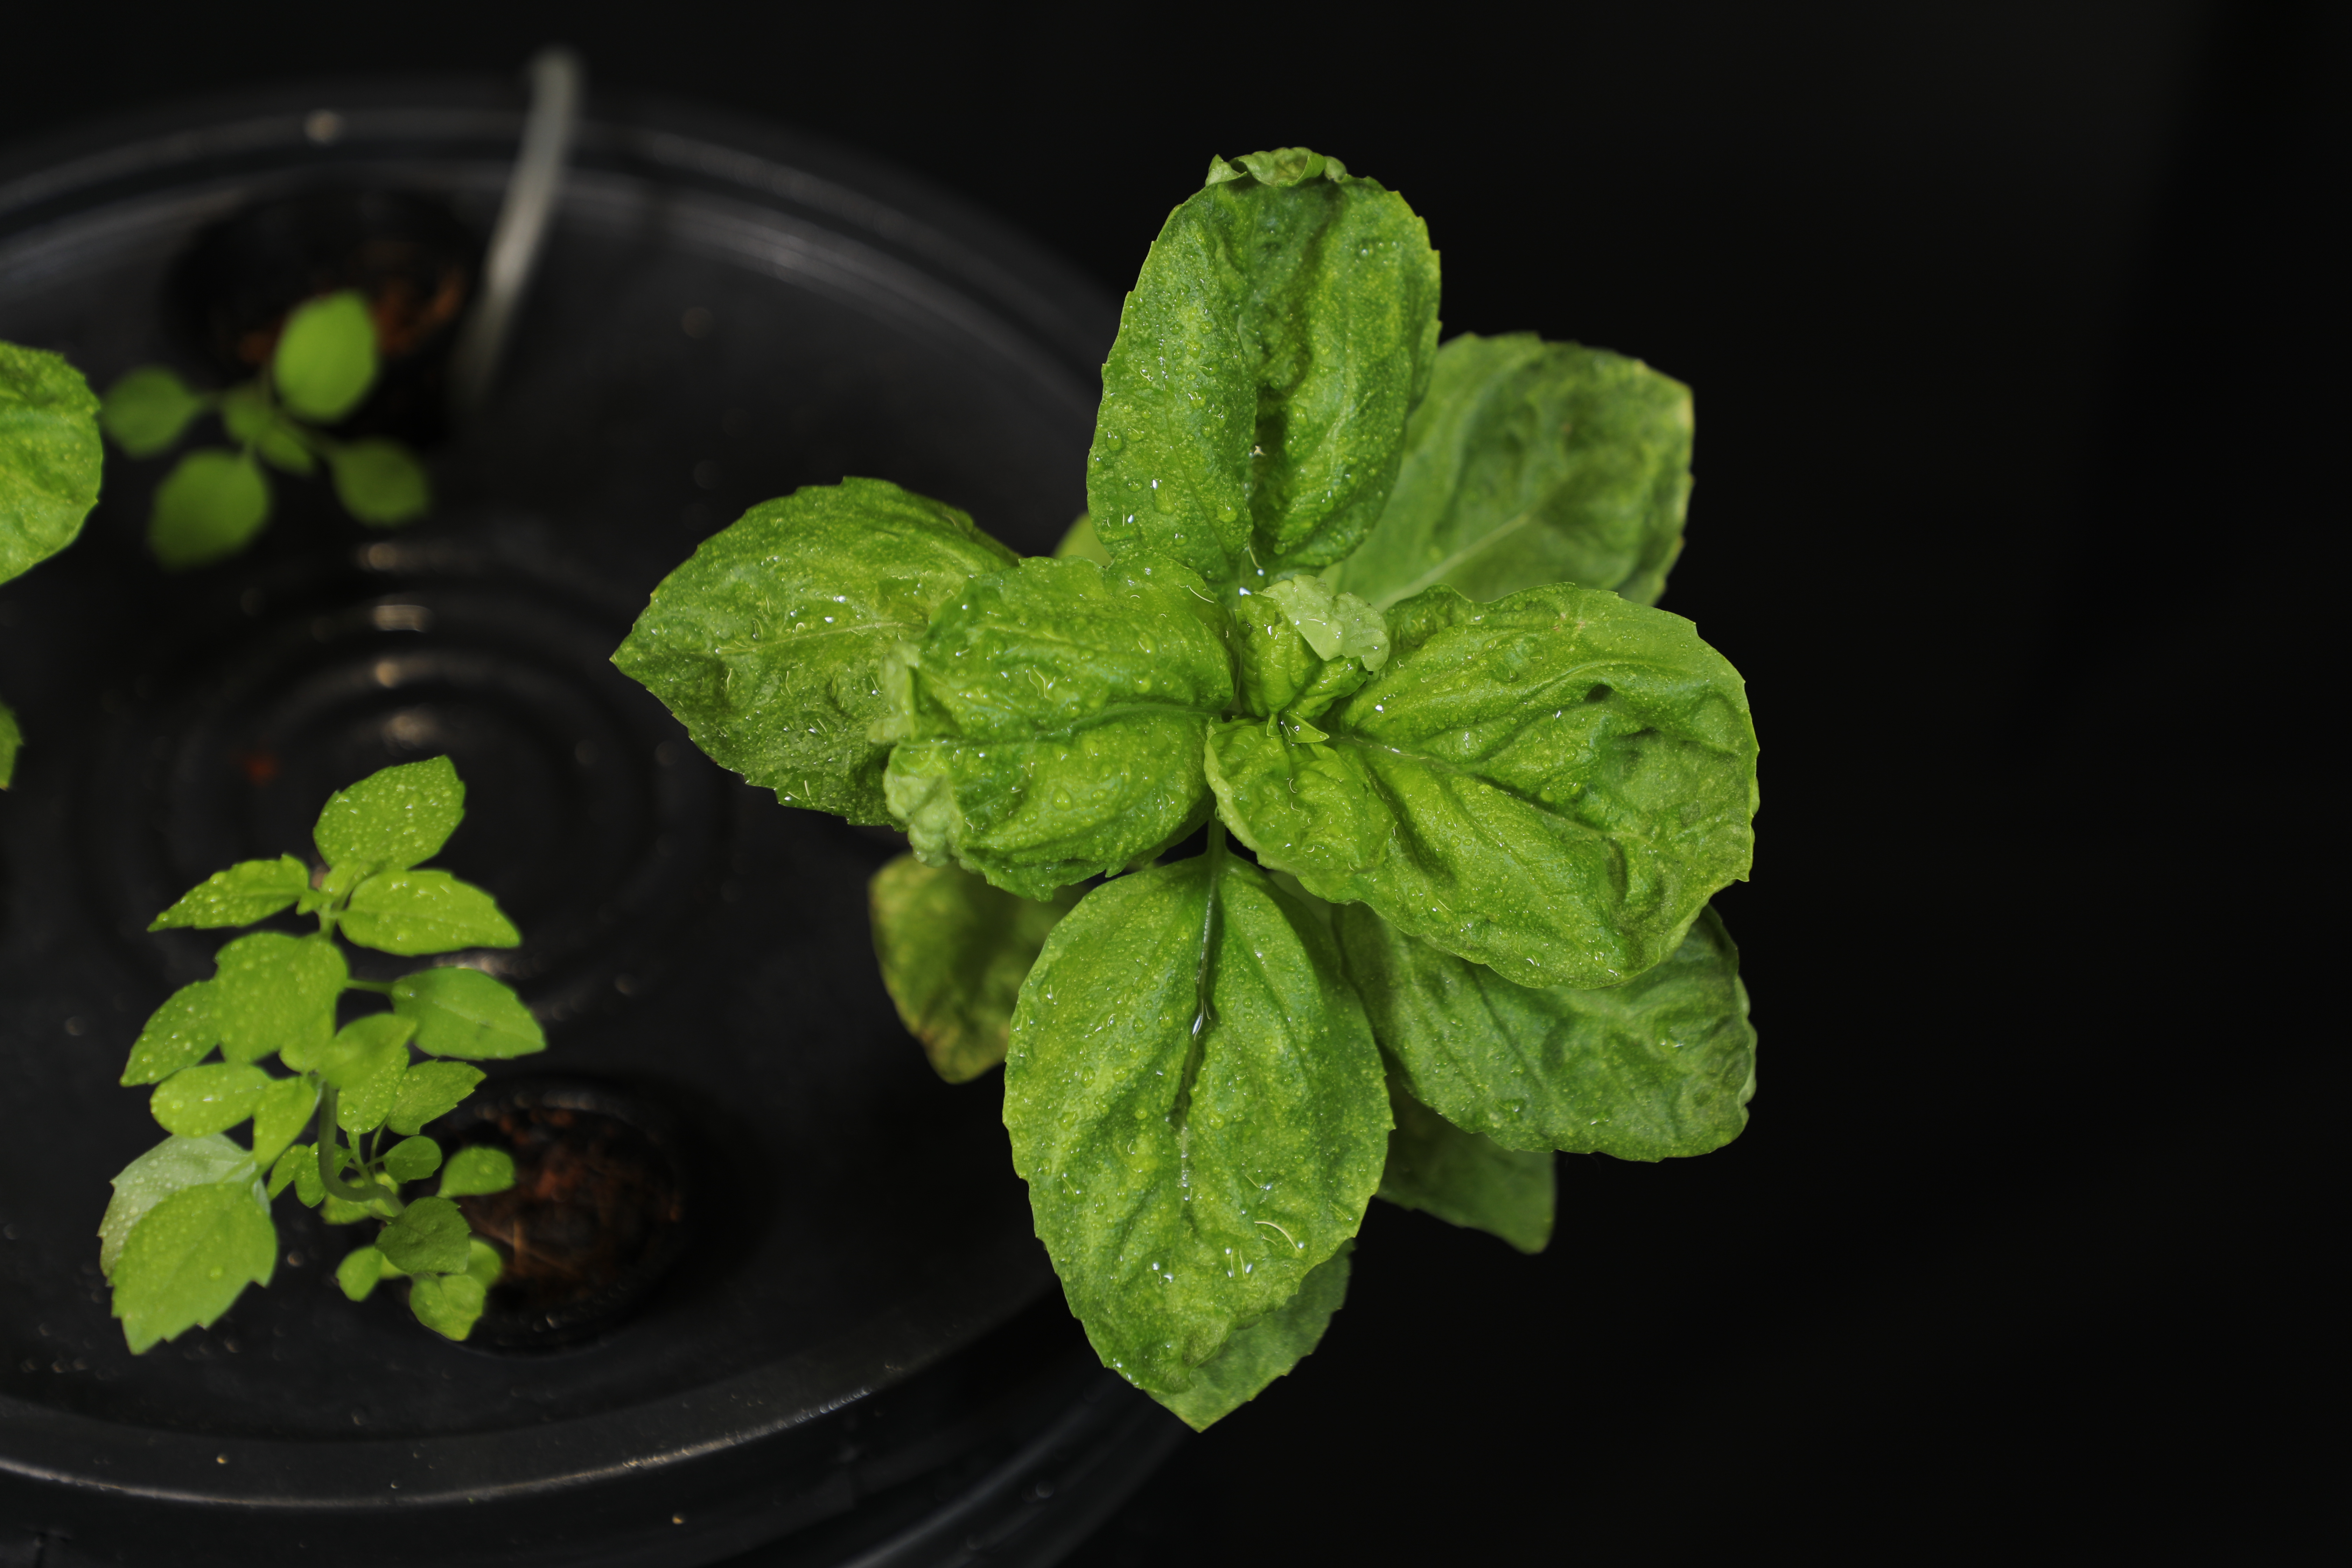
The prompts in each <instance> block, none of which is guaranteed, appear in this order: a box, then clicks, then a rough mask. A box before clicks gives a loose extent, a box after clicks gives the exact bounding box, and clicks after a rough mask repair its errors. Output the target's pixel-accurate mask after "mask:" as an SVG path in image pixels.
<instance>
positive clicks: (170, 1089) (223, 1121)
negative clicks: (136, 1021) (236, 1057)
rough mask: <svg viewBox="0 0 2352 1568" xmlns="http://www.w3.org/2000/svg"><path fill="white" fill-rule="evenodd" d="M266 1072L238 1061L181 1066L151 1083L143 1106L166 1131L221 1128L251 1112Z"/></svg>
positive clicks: (200, 1132) (191, 1133)
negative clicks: (151, 1091)
mask: <svg viewBox="0 0 2352 1568" xmlns="http://www.w3.org/2000/svg"><path fill="white" fill-rule="evenodd" d="M268 1087H269V1075H268V1073H266V1072H263V1071H262V1070H261V1069H260V1068H257V1067H250V1066H247V1065H246V1064H244V1063H241V1062H212V1063H208V1064H206V1065H205V1066H203V1067H193V1068H181V1069H180V1070H179V1071H178V1072H175V1073H173V1075H172V1076H171V1077H170V1078H167V1079H164V1080H163V1082H162V1083H160V1084H157V1085H156V1086H155V1092H154V1093H153V1094H152V1095H151V1096H150V1097H149V1098H148V1102H147V1108H148V1110H151V1111H152V1112H153V1113H154V1116H155V1120H156V1121H159V1122H161V1123H163V1129H164V1131H167V1132H176V1133H178V1134H179V1135H180V1136H181V1137H183V1138H201V1137H203V1136H205V1134H206V1133H209V1132H222V1131H227V1130H228V1129H229V1128H232V1127H234V1126H236V1124H237V1123H238V1122H240V1121H244V1120H245V1119H246V1118H247V1117H249V1116H251V1115H252V1114H253V1110H254V1107H255V1106H257V1105H258V1104H260V1103H261V1091H262V1090H263V1089H268Z"/></svg>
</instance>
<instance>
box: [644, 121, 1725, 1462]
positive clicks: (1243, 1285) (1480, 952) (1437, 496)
mask: <svg viewBox="0 0 2352 1568" xmlns="http://www.w3.org/2000/svg"><path fill="white" fill-rule="evenodd" d="M1437 294H1438V268H1437V258H1436V255H1435V253H1434V252H1433V251H1432V250H1431V249H1430V246H1429V240H1428V236H1427V233H1426V231H1425V230H1424V228H1423V225H1422V222H1421V220H1420V219H1419V218H1418V217H1416V216H1414V215H1413V214H1412V211H1411V209H1409V208H1408V207H1407V206H1406V205H1405V204H1404V202H1403V201H1402V199H1401V198H1400V197H1399V196H1397V195H1395V194H1394V193H1393V192H1391V191H1388V190H1386V189H1384V188H1383V187H1382V186H1381V185H1380V184H1378V183H1377V182H1375V181H1372V180H1369V179H1363V178H1360V177H1356V176H1353V175H1350V174H1349V173H1348V172H1347V171H1346V169H1345V168H1343V167H1342V166H1341V165H1340V164H1339V162H1338V161H1337V160H1334V159H1330V158H1326V157H1323V156H1320V155H1318V154H1316V153H1310V152H1307V151H1306V150H1305V149H1301V148H1291V149H1286V150H1282V151H1277V152H1273V153H1254V154H1251V155H1249V156H1247V157H1244V158H1242V159H1239V160H1238V161H1236V162H1233V163H1228V162H1226V161H1225V160H1223V159H1222V158H1220V159H1215V160H1213V161H1212V163H1211V164H1210V167H1209V175H1208V182H1207V187H1206V188H1205V189H1203V190H1202V191H1201V192H1200V193H1199V194H1198V195H1194V196H1192V198H1191V199H1189V200H1188V201H1186V202H1185V203H1184V204H1183V205H1181V206H1179V207H1178V208H1176V210H1175V211H1174V213H1173V214H1172V215H1171V216H1170V217H1169V219H1168V222H1167V225H1166V226H1165V227H1164V228H1163V229H1162V230H1161V231H1160V237H1159V239H1158V241H1157V242H1156V243H1155V244H1154V245H1153V246H1152V247H1151V250H1150V255H1149V256H1148V257H1147V258H1146V259H1145V261H1144V264H1143V270H1142V275H1141V276H1140V277H1139V279H1137V282H1136V286H1135V289H1134V290H1133V291H1132V292H1131V293H1129V295H1128V297H1127V303H1126V307H1125V310H1124V311H1123V312H1122V315H1121V318H1120V326H1119V332H1118V341H1117V342H1115V343H1114V345H1113V346H1112V349H1111V353H1110V358H1109V360H1108V363H1105V365H1104V366H1103V401H1102V408H1101V413H1100V416H1099V417H1098V419H1097V425H1096V429H1095V438H1094V444H1093V448H1092V450H1091V451H1090V452H1089V454H1088V457H1087V501H1088V512H1087V518H1086V519H1082V520H1081V521H1080V523H1079V525H1078V526H1077V527H1076V529H1074V530H1073V531H1072V534H1071V536H1070V538H1069V539H1068V540H1066V542H1065V543H1064V545H1063V548H1062V550H1061V551H1060V552H1058V554H1057V557H1056V558H1055V559H1051V560H1044V559H1032V560H1022V559H1020V558H1018V557H1017V556H1016V555H1015V554H1014V552H1013V551H1011V550H1009V549H1007V548H1006V547H1005V546H1003V544H1001V543H999V542H996V541H995V540H993V539H992V538H990V537H989V536H988V535H987V534H985V533H983V532H982V531H980V530H978V529H977V528H975V527H974V526H973V524H972V522H971V519H970V518H968V517H967V516H965V515H964V514H963V513H962V512H960V511H958V510H955V509H953V508H952V507H950V506H947V505H944V504H942V503H940V502H938V501H934V500H925V499H924V498H922V497H920V496H916V495H912V494H909V493H908V492H907V491H905V490H903V489H898V487H896V486H894V485H890V484H887V483H884V482H882V481H879V480H875V479H845V480H844V481H843V482H842V483H841V484H839V485H835V486H825V487H815V488H812V489H803V490H800V491H797V492H795V493H794V494H793V495H791V496H787V497H785V498H784V499H782V500H773V501H769V502H766V503H764V504H762V505H761V506H757V507H754V508H753V509H752V510H751V511H750V512H748V513H746V514H745V515H744V516H743V518H742V519H741V520H740V521H737V522H736V523H734V524H733V525H732V526H731V527H730V528H728V529H727V530H725V531H722V532H720V533H719V534H718V535H717V536H716V537H714V538H712V539H710V540H709V541H708V542H705V543H704V544H703V546H702V547H701V548H700V549H699V550H698V551H697V552H696V553H695V555H694V556H693V558H692V559H691V560H689V561H688V562H687V563H685V564H684V565H682V566H681V567H679V568H678V569H677V571H676V572H675V573H673V574H671V575H670V577H669V578H668V579H667V581H666V582H664V583H663V584H661V586H660V587H659V588H658V589H657V590H656V592H655V595H654V596H653V600H652V602H651V604H650V605H647V607H646V611H645V613H644V615H643V616H641V617H640V618H639V620H638V622H637V624H636V627H635V630H634V631H633V632H632V634H631V635H630V637H629V638H628V640H627V641H626V642H625V643H624V644H623V645H622V647H621V648H620V650H619V651H618V652H617V653H616V654H615V655H614V659H615V661H616V662H617V663H618V664H619V665H620V666H621V668H623V669H625V670H626V671H627V672H628V673H630V674H631V675H633V676H635V678H636V679H638V680H640V681H642V682H643V683H644V684H645V685H646V686H647V687H648V688H650V689H652V690H653V691H654V692H656V694H657V695H658V696H660V697H661V698H662V700H664V701H665V702H667V704H668V705H669V707H670V708H671V710H673V711H674V712H676V713H677V715H678V717H679V718H680V719H681V720H682V721H684V722H685V723H686V725H687V727H688V731H689V732H690V733H691V734H692V735H693V737H694V739H695V741H696V742H697V743H698V745H700V746H701V747H702V749H703V750H704V751H705V752H709V754H710V755H711V756H712V757H713V758H715V759H716V760H718V761H719V762H720V763H723V764H725V765H726V766H729V767H730V768H733V769H735V770H737V771H738V772H740V773H742V774H743V775H744V776H745V777H747V778H749V779H751V781H752V782H754V783H757V784H764V785H766V786H768V787H770V788H772V789H773V790H774V791H775V792H776V794H777V796H778V798H779V799H780V800H782V802H784V803H785V804H786V805H796V806H804V807H808V808H812V809H815V810H821V811H828V812H833V813H835V814H837V815H840V816H845V817H848V818H849V819H850V820H852V821H854V822H860V823H888V824H891V825H894V826H898V827H901V828H903V829H904V830H905V831H906V833H907V836H908V841H909V842H910V844H911V845H912V847H913V858H911V859H902V860H900V861H898V862H895V863H893V864H892V865H890V866H887V867H886V868H884V869H883V870H882V872H881V873H880V874H879V875H878V876H877V878H876V879H875V882H874V888H873V909H874V918H875V937H876V945H877V950H878V952H879V953H880V956H881V962H882V970H883V974H884V978H885V980H886V982H887V984H888V986H889V989H890V991H891V993H892V994H893V996H894V998H895V999H896V1001H897V1002H898V1007H899V1010H900V1013H901V1015H902V1016H904V1018H905V1019H906V1021H907V1024H908V1027H909V1028H910V1029H911V1030H913V1031H914V1032H915V1033H916V1034H917V1035H918V1037H920V1038H921V1039H922V1040H923V1042H924V1044H925V1046H926V1047H927V1048H928V1049H929V1051H930V1053H931V1055H932V1060H933V1063H934V1065H935V1066H936V1067H937V1068H938V1069H939V1070H940V1073H941V1075H942V1076H944V1077H946V1078H949V1079H969V1078H971V1077H974V1076H976V1075H977V1074H978V1073H980V1072H981V1071H982V1070H984V1069H985V1068H987V1067H988V1066H989V1065H991V1064H992V1063H993V1062H994V1061H996V1060H998V1059H1002V1060H1003V1063H1004V1069H1005V1070H1004V1121H1005V1125H1006V1128H1007V1129H1008V1131H1010V1133H1011V1135H1012V1143H1013V1166H1014V1168H1015V1169H1016V1170H1017V1171H1018V1172H1019V1173H1021V1174H1022V1175H1023V1176H1024V1178H1025V1179H1026V1180H1027V1182H1028V1184H1029V1194H1030V1202H1031V1206H1032V1209H1033V1212H1034V1216H1035V1219H1036V1225H1037V1232H1038V1235H1039V1237H1041V1238H1042V1239H1043V1240H1044V1241H1045V1247H1046V1249H1047V1251H1048V1253H1049V1254H1050V1256H1051V1257H1052V1259H1053V1263H1054V1267H1055V1269H1056V1271H1057V1272H1058V1273H1059V1274H1060V1276H1061V1279H1062V1284H1063V1288H1064V1290H1065V1292H1066V1296H1067V1298H1068V1300H1069V1304H1070V1307H1071V1310H1073V1311H1074V1312H1075V1313H1076V1315H1077V1317H1078V1318H1079V1319H1080V1320H1081V1321H1082V1322H1083V1323H1084V1324H1085V1327H1086V1331H1087V1334H1088V1335H1089V1336H1090V1337H1091V1339H1092V1341H1093V1342H1094V1345H1095V1347H1096V1349H1097V1351H1098V1352H1100V1353H1101V1355H1102V1357H1103V1359H1104V1361H1105V1362H1106V1363H1108V1365H1110V1366H1112V1367H1114V1368H1116V1369H1118V1371H1119V1372H1120V1373H1122V1374H1123V1375H1124V1376H1126V1377H1127V1378H1128V1379H1129V1380H1130V1381H1131V1382H1133V1383H1135V1384H1139V1386H1141V1387H1143V1388H1144V1389H1146V1390H1148V1391H1149V1392H1150V1394H1152V1395H1153V1396H1154V1397H1156V1398H1158V1399H1159V1400H1160V1402H1161V1403H1163V1404H1165V1405H1168V1406H1169V1407H1170V1408H1171V1409H1173V1410H1174V1411H1175V1412H1176V1413H1177V1414H1178V1415H1181V1416H1182V1417H1183V1418H1184V1419H1185V1420H1186V1421H1188V1422H1190V1423H1191V1424H1192V1425H1193V1426H1207V1425H1208V1424H1209V1423H1211V1422H1213V1421H1214V1420H1216V1419H1218V1418H1219V1417H1220V1416H1222V1415H1225V1414H1227V1413H1228V1412H1230V1411H1232V1410H1233V1409H1234V1408H1235V1407H1236V1406H1238V1405H1240V1404H1242V1403H1243V1402H1244V1401H1245V1400H1248V1399H1250V1398H1252V1397H1254V1396H1255V1394H1258V1393H1259V1392H1260V1391H1261V1390H1263V1389H1264V1388H1265V1386H1266V1385H1267V1384H1269V1383H1271V1382H1272V1381H1273V1380H1274V1379H1275V1378H1276V1377H1277V1376H1280V1375H1281V1374H1283V1373H1286V1372H1287V1371H1289V1370H1290V1369H1291V1367H1293V1366H1294V1365H1295V1364H1296V1363H1297V1361H1298V1360H1299V1358H1300V1357H1302V1356H1304V1355H1305V1354H1307V1352H1309V1351H1311V1350H1312V1349H1313V1348H1314V1346H1315V1345H1316V1343H1317V1342H1318V1341H1319V1340H1320V1338H1321V1336H1322V1334H1323V1332H1324V1330H1325V1328H1326V1326H1327V1325H1328V1322H1329V1321H1330V1317H1331V1314H1332V1312H1333V1310H1335V1309H1336V1308H1337V1307H1338V1306H1339V1302H1340V1300H1341V1297H1342V1296H1343V1294H1344V1293H1345V1289H1346V1284H1347V1272H1348V1257H1349V1249H1350V1247H1352V1245H1353V1238H1354V1237H1355V1235H1356V1232H1357V1229H1358V1226H1359V1225H1360V1222H1361V1220H1362V1217H1363V1215H1364V1211H1365V1206H1366V1205H1367V1204H1368V1203H1369V1201H1370V1199H1371V1198H1372V1196H1373V1195H1374V1194H1376V1193H1377V1194H1380V1195H1382V1196H1385V1197H1388V1198H1390V1199H1391V1200H1393V1201H1395V1202H1397V1203H1400V1204H1403V1205H1408V1206H1411V1207H1416V1208H1422V1209H1425V1210H1428V1211H1429V1212H1431V1213H1433V1214H1435V1215H1439V1216H1440V1217H1442V1218H1444V1219H1447V1220H1451V1221H1453V1222H1454V1223H1456V1224H1460V1225H1467V1226H1478V1227H1480V1228H1483V1229H1486V1230H1488V1231H1491V1232H1493V1233H1494V1234H1496V1236H1499V1237H1502V1238H1504V1239H1505V1240H1506V1241H1508V1242H1510V1243H1511V1244H1513V1245H1514V1246H1517V1247H1522V1248H1524V1249H1527V1250H1529V1251H1534V1250H1538V1249H1539V1248H1541V1247H1543V1246H1544V1245H1545V1243H1546V1242H1547V1240H1548V1239H1549V1236H1550V1232H1551V1228H1552V1217H1553V1202H1554V1197H1553V1186H1552V1169H1551V1164H1552V1152H1553V1151H1555V1150H1562V1149H1565V1150H1575V1151H1585V1152H1605V1153H1611V1154H1615V1155H1618V1156H1620V1157H1622V1158H1628V1159H1639V1160H1657V1159H1662V1158H1665V1157H1667V1156H1670V1155H1687V1154H1698V1153H1704V1152H1706V1151H1708V1150H1711V1149H1714V1148H1717V1147H1718V1146H1720V1145H1722V1144H1724V1143H1726V1142H1729V1141H1730V1140H1731V1139H1732V1138H1734V1137H1735V1136H1737V1135H1738V1132H1739V1131H1740V1130H1741V1128H1742V1127H1743V1126H1744V1125H1745V1123H1746V1121H1747V1110H1746V1106H1747V1102H1748V1098H1749V1096H1750V1094H1751V1092H1752V1091H1753V1088H1754V1084H1755V1038H1756V1037H1755V1033H1754V1031H1753V1030H1752V1029H1750V1028H1749V1026H1748V1021H1747V1012H1748V1001H1747V994H1746V992H1745V991H1744V990H1743V989H1742V987H1741V985H1740V983H1739V979H1738V954H1737V952H1736V950H1735V949H1734V948H1733V946H1732V944H1731V941H1730V938H1729V937H1728V935H1727V934H1726V932H1725V931H1724V929H1723V926H1722V924H1721V922H1720V921H1718V920H1717V918H1716V916H1715V914H1714V913H1713V911H1712V910H1711V909H1710V907H1709V903H1708V900H1710V899H1711V898H1712V896H1713V895H1714V894H1715V893H1716V892H1717V890H1719V889H1722V888H1723V887H1725V886H1726V885H1727V884H1728V883H1730V882H1733V881H1736V880H1740V879H1745V877H1746V876H1747V873H1748V862H1749V855H1750V847H1751V843H1752V834H1751V829H1750V823H1751V819H1752V817H1753V816H1754V812H1755V808H1756V736H1755V730H1754V727H1753V725H1752V723H1751V721H1750V719H1749V715H1748V701H1747V697H1746V693H1745V689H1744V688H1743V685H1742V683H1741V681H1740V679H1739V676H1738V672H1737V671H1735V670H1734V669H1733V668H1732V667H1731V666H1730V665H1729V664H1728V663H1727V662H1726V661H1725V659H1724V658H1723V657H1722V656H1721V655H1719V654H1717V652H1716V651H1715V650H1714V649H1713V648H1711V647H1708V646H1707V645H1706V644H1705V643H1703V642H1701V641H1700V640H1699V638H1698V636H1697V633H1696V628H1694V627H1693V626H1692V625H1691V624H1690V623H1689V622H1688V621H1685V620H1684V619H1682V618H1681V617H1679V616H1673V615H1668V614H1666V613H1664V612H1663V611H1660V610H1657V609H1654V608H1652V607H1650V606H1651V605H1652V603H1653V602H1654V600H1655V599H1656V597H1657V596H1658V595H1659V593H1660V591H1661V590H1662V588H1663V587H1664V580H1665V573H1666V570H1667V568H1668V566H1669V565H1671V564H1672V563H1673V561H1674V559H1675V553H1676V552H1677V551H1678V550H1679V548H1680V546H1681V542H1682V523H1683V517H1684V510H1685V502H1686V500H1687V498H1688V493H1689V487H1690V474H1689V461H1690V445H1691V405H1690V396H1689V393H1688V391H1687V389H1685V387H1683V386H1681V385H1679V384H1676V383H1675V382H1673V381H1671V380H1669V379H1667V378H1666V377H1664V376H1662V375H1659V374H1656V373H1654V372H1653V371H1651V370H1649V369H1648V368H1647V367H1646V366H1644V365H1642V364H1641V363H1638V362H1635V361H1633V360H1629V359H1624V358H1622V357H1620V356H1618V355H1615V354H1611V353H1601V352H1600V351H1596V350H1591V349H1586V348H1582V347H1580V346H1578V345H1576V344H1573V343H1551V342H1541V341H1539V340H1538V339H1536V338H1533V337H1529V336H1525V335H1519V336H1510V337H1502V338H1491V339H1488V338H1477V337H1468V336H1465V337H1459V338H1456V339H1454V341H1452V342H1448V343H1446V344H1445V345H1444V347H1442V348H1441V347H1440V346H1439V344H1438V326H1437ZM1204 826H1205V829H1206V831H1205V835H1204V836H1203V837H1204V847H1203V848H1202V852H1201V853H1199V854H1198V855H1194V856H1191V857H1189V858H1181V859H1176V860H1172V861H1168V860H1163V859H1162V857H1163V856H1165V855H1166V854H1168V853H1169V852H1170V851H1171V849H1172V848H1174V847H1177V846H1179V845H1181V844H1182V843H1183V842H1184V841H1185V840H1187V839H1188V838H1190V837H1192V836H1194V835H1195V834H1197V833H1200V832H1201V830H1202V828H1203V827H1204ZM1095 879H1106V880H1102V881H1100V882H1099V883H1096V882H1095ZM1088 884H1095V885H1092V886H1088ZM1081 894H1082V895H1083V896H1080V895H1081Z"/></svg>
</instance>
